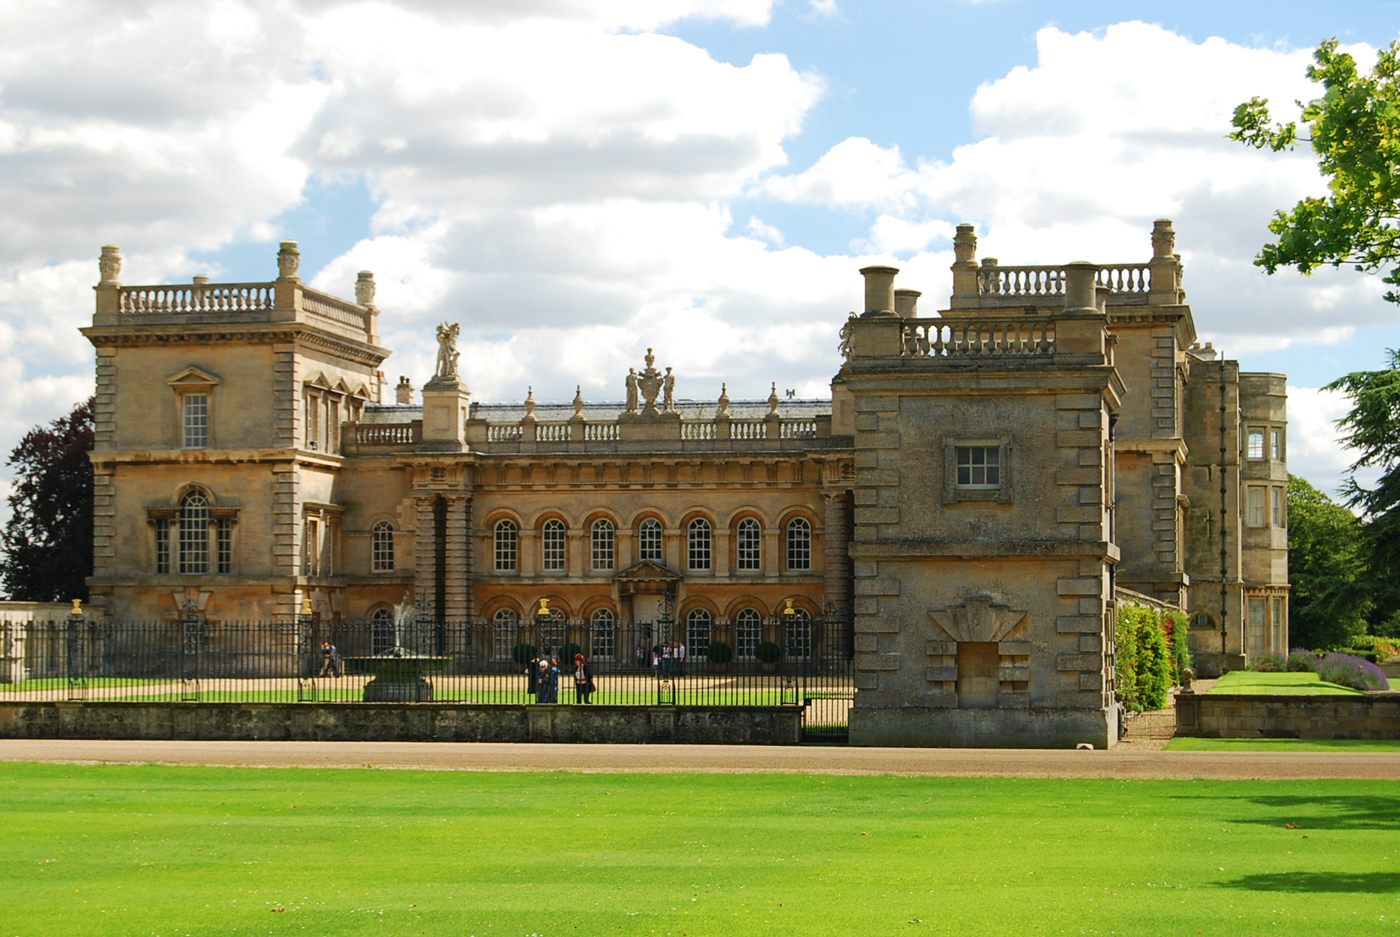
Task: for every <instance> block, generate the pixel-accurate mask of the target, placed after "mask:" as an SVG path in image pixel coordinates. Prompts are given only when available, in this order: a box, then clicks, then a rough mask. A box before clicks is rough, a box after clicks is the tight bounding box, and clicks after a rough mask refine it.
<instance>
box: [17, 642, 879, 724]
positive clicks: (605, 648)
mask: <svg viewBox="0 0 1400 937" xmlns="http://www.w3.org/2000/svg"><path fill="white" fill-rule="evenodd" d="M702 625H703V626H700V625H697V624H696V623H694V622H692V623H686V622H671V621H661V622H614V623H601V624H600V623H594V622H583V623H577V622H566V621H565V620H562V619H540V618H536V619H527V620H525V621H511V622H488V621H480V620H478V621H468V622H435V621H433V620H432V619H431V617H429V616H418V617H416V618H414V619H413V620H411V621H409V622H406V623H404V622H401V623H400V624H399V625H397V626H396V625H395V624H394V623H393V622H387V621H341V622H329V621H319V620H315V619H313V618H311V617H309V616H308V617H305V618H302V619H299V620H297V621H294V622H237V621H221V620H212V619H208V618H204V617H201V616H190V615H187V616H185V617H183V618H180V619H174V620H166V621H90V620H88V619H85V618H81V617H74V618H70V619H68V620H67V621H58V622H14V623H10V622H3V621H0V701H6V702H17V701H44V700H83V699H88V700H96V699H102V700H145V701H161V700H170V701H210V702H212V701H226V702H258V701H267V702H298V701H343V702H359V701H364V700H366V699H369V700H370V701H374V700H383V699H391V700H404V701H415V700H416V701H427V700H437V701H449V702H465V703H478V704H510V703H528V702H538V701H541V699H542V697H541V695H540V693H539V687H538V686H537V685H536V684H537V681H536V680H535V679H532V675H531V673H530V672H531V671H535V672H537V671H538V662H539V661H540V660H541V659H544V660H547V661H551V660H552V661H557V662H558V669H559V671H560V673H559V675H558V686H559V691H558V695H557V702H560V703H574V702H583V700H582V699H580V697H579V694H578V693H577V691H576V687H575V684H576V680H575V668H574V655H575V654H583V655H585V658H586V660H587V663H588V667H589V673H590V674H591V676H592V679H593V685H594V691H593V693H592V695H591V699H590V700H589V701H590V702H592V703H603V704H612V705H649V706H654V705H702V706H739V705H801V706H811V705H812V704H813V702H814V701H822V700H834V701H842V700H848V699H849V698H850V696H851V695H852V692H853V690H852V667H851V664H852V640H851V625H850V622H849V620H847V619H838V618H836V617H834V616H825V617H821V618H815V619H814V618H808V617H806V616H803V615H798V616H789V617H788V618H786V619H785V618H783V617H781V616H780V617H778V618H774V619H771V620H769V621H763V622H753V621H750V622H744V623H740V624H732V625H728V626H725V627H718V626H712V625H708V624H704V623H702ZM682 645H684V648H685V651H684V655H685V656H684V657H683V658H682V657H681V656H680V655H681V650H680V649H681V646H682ZM332 649H333V650H332ZM532 664H533V666H532ZM373 681H379V692H378V695H376V693H375V691H373V690H371V691H369V692H368V693H367V687H368V686H369V685H370V684H371V682H373ZM386 686H387V688H388V690H389V691H392V692H389V693H388V695H385V688H386ZM543 698H544V699H546V700H547V699H548V698H549V694H548V692H546V693H545V695H544V697H543ZM825 708H827V709H831V710H832V711H833V713H835V712H836V710H840V713H839V721H841V722H844V714H845V707H844V706H842V705H840V704H839V702H838V703H837V704H836V705H834V706H832V705H828V706H826V707H825ZM821 718H822V721H823V723H826V722H831V721H833V720H834V719H837V718H838V717H837V716H832V717H830V718H828V717H826V716H823V717H821Z"/></svg>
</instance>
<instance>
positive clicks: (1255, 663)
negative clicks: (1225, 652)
mask: <svg viewBox="0 0 1400 937" xmlns="http://www.w3.org/2000/svg"><path fill="white" fill-rule="evenodd" d="M1249 669H1250V670H1257V671H1259V672H1260V673H1282V672H1283V671H1285V670H1287V669H1288V658H1287V657H1284V656H1283V655H1282V654H1281V653H1279V652H1278V651H1262V652H1260V653H1258V654H1251V655H1249Z"/></svg>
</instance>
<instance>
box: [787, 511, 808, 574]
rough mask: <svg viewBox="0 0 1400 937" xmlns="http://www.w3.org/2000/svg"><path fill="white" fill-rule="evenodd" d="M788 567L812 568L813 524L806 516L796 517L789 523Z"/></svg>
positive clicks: (796, 568) (793, 568)
mask: <svg viewBox="0 0 1400 937" xmlns="http://www.w3.org/2000/svg"><path fill="white" fill-rule="evenodd" d="M787 568H788V569H791V570H795V571H800V570H808V569H811V568H812V525H811V524H810V523H809V522H808V521H807V519H806V518H805V517H795V518H793V519H792V520H790V521H788V525H787Z"/></svg>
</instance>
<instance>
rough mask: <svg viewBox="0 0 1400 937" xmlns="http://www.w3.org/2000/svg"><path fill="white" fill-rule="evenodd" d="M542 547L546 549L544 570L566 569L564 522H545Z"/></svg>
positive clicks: (552, 520) (541, 540)
mask: <svg viewBox="0 0 1400 937" xmlns="http://www.w3.org/2000/svg"><path fill="white" fill-rule="evenodd" d="M540 545H541V547H543V549H544V568H545V569H547V570H551V571H558V570H562V569H563V568H564V522H563V521H561V520H558V519H554V518H551V519H550V520H547V521H545V522H544V531H543V536H542V537H541V538H540Z"/></svg>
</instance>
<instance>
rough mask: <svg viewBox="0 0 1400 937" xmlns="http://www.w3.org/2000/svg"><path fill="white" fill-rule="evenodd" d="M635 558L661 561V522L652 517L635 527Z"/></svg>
mask: <svg viewBox="0 0 1400 937" xmlns="http://www.w3.org/2000/svg"><path fill="white" fill-rule="evenodd" d="M637 559H639V560H652V561H654V562H657V563H659V562H661V522H660V521H659V520H657V519H656V518H654V517H648V518H647V519H646V520H644V521H642V526H641V527H639V528H638V529H637Z"/></svg>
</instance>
